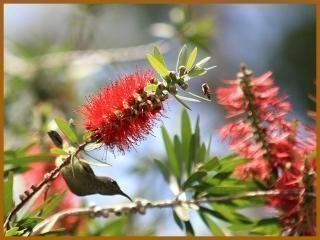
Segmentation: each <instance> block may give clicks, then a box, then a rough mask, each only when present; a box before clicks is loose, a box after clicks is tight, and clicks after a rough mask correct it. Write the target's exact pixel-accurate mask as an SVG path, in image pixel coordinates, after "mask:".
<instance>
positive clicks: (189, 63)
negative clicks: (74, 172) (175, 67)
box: [186, 47, 197, 71]
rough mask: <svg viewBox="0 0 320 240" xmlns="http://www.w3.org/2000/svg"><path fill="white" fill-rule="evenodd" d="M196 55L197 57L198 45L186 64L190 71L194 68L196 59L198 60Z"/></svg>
mask: <svg viewBox="0 0 320 240" xmlns="http://www.w3.org/2000/svg"><path fill="white" fill-rule="evenodd" d="M196 57H197V47H195V48H194V49H193V50H192V52H191V53H190V56H189V58H188V61H187V65H186V69H187V71H189V70H190V69H191V68H192V66H193V64H194V61H195V60H196Z"/></svg>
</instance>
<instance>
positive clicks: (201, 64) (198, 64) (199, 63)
mask: <svg viewBox="0 0 320 240" xmlns="http://www.w3.org/2000/svg"><path fill="white" fill-rule="evenodd" d="M210 59H211V57H205V58H203V59H201V60H200V61H199V62H197V63H196V66H198V67H202V66H203V65H205V64H206V63H207V62H208V61H209V60H210Z"/></svg>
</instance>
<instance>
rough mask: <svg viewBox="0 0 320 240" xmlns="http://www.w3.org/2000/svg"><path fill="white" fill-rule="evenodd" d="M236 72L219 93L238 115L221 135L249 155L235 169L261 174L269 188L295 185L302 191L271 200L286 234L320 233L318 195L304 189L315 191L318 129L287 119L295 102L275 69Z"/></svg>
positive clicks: (244, 174)
mask: <svg viewBox="0 0 320 240" xmlns="http://www.w3.org/2000/svg"><path fill="white" fill-rule="evenodd" d="M237 77H238V78H237V79H236V80H232V81H226V83H227V84H228V85H229V86H228V87H226V88H219V89H217V93H216V95H217V99H218V103H220V104H221V105H223V106H224V107H225V108H226V109H227V111H228V115H227V118H235V117H237V119H236V120H234V121H233V122H231V123H229V124H227V125H225V126H224V127H223V128H222V129H221V131H220V135H221V137H222V138H223V139H228V140H229V142H230V146H231V149H232V150H233V151H235V152H236V153H237V154H238V155H240V156H241V157H244V158H247V159H249V162H248V163H247V164H244V165H241V166H239V167H237V168H236V169H235V171H234V174H235V175H237V176H238V177H240V178H243V179H246V178H249V177H253V178H256V179H259V180H260V181H263V182H264V183H265V184H266V186H268V187H269V188H270V189H277V190H279V191H283V190H295V191H296V193H298V195H296V194H295V195H282V196H273V197H269V198H268V199H267V200H268V202H269V204H270V205H271V206H273V207H276V208H277V209H279V210H280V212H281V215H280V217H279V219H280V221H281V223H282V227H283V230H284V233H285V234H287V235H295V234H297V235H315V229H316V228H315V199H314V197H310V196H308V195H307V194H305V193H307V192H308V193H310V192H311V193H312V192H313V193H314V192H315V190H314V189H315V154H314V153H315V149H316V137H315V130H314V129H313V128H311V127H305V126H302V125H301V124H299V122H298V121H288V120H287V119H286V117H287V114H288V113H289V112H290V110H291V105H290V103H288V102H286V101H285V99H286V97H279V96H278V93H279V88H278V87H276V86H274V82H273V79H272V78H271V72H267V73H265V74H263V75H262V76H260V77H258V78H254V77H253V76H252V72H251V71H249V70H247V69H246V68H245V67H244V66H243V67H242V69H241V72H240V73H238V76H237ZM301 126H302V127H301ZM306 159H308V160H306ZM308 161H309V162H308ZM307 226H308V227H307Z"/></svg>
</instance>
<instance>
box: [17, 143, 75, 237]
mask: <svg viewBox="0 0 320 240" xmlns="http://www.w3.org/2000/svg"><path fill="white" fill-rule="evenodd" d="M37 153H40V148H37V147H33V148H31V149H30V150H29V151H28V154H37ZM30 167H31V169H30V170H28V171H26V172H25V173H24V174H23V175H22V177H23V179H24V180H25V182H26V183H32V184H35V183H39V182H40V181H42V179H43V176H44V175H45V174H46V173H48V172H50V171H51V170H53V169H54V168H55V165H54V163H51V162H50V163H48V162H37V163H32V164H30ZM28 187H30V186H28ZM65 190H66V193H65V195H64V197H63V199H62V200H61V202H60V204H59V207H58V209H57V210H58V211H61V210H65V209H69V208H77V207H80V205H81V202H80V198H79V197H77V196H75V195H74V194H73V193H72V192H70V191H69V190H68V187H67V185H66V183H65V182H64V180H63V179H62V178H61V177H60V176H59V177H58V178H57V179H55V180H54V181H53V182H52V183H51V185H50V186H49V189H48V191H47V198H48V197H50V196H52V195H53V194H56V193H61V192H63V191H65ZM43 201H44V192H42V193H41V195H40V196H39V197H38V199H37V200H36V201H35V203H34V205H33V209H36V208H37V207H38V206H40V204H41V203H43ZM79 221H80V219H79V218H78V217H76V216H69V217H67V218H65V219H63V220H62V222H60V223H59V224H61V225H60V226H61V227H63V228H65V229H66V230H67V231H71V230H72V229H74V228H75V227H76V225H77V224H78V223H79Z"/></svg>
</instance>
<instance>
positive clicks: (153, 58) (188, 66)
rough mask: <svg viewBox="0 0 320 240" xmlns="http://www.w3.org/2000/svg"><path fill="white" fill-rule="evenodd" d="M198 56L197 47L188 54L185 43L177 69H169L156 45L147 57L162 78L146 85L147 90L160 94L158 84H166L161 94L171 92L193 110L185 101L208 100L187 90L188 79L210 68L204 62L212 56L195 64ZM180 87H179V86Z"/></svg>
mask: <svg viewBox="0 0 320 240" xmlns="http://www.w3.org/2000/svg"><path fill="white" fill-rule="evenodd" d="M196 58H197V48H196V47H195V48H194V49H193V50H192V52H191V53H190V54H189V55H188V49H187V46H186V45H184V46H183V47H182V48H181V50H180V53H179V55H178V59H177V63H176V71H170V70H168V68H167V66H166V64H165V60H164V57H163V55H162V54H161V53H160V51H159V49H158V48H157V47H156V46H155V47H154V49H153V55H152V54H147V59H148V61H149V63H150V65H151V66H152V67H153V68H154V70H155V71H156V72H157V73H158V74H159V75H160V76H161V79H157V80H156V82H157V84H154V83H152V84H150V85H148V86H146V87H145V91H146V92H148V93H149V92H154V93H156V94H159V92H158V86H159V85H160V84H161V85H163V86H164V89H163V90H160V91H161V94H164V93H166V94H167V93H170V94H171V95H173V96H174V97H175V99H176V100H177V101H178V102H179V103H180V104H181V105H182V106H183V107H185V108H187V109H189V110H191V108H190V107H189V106H188V105H187V104H186V103H185V101H189V102H200V99H202V100H206V101H207V99H205V98H203V97H200V96H198V95H196V94H192V93H190V92H188V91H185V90H186V89H187V88H188V83H187V82H188V81H189V80H190V79H192V78H196V77H200V76H202V75H204V74H206V73H207V70H208V69H210V68H204V67H203V66H204V64H205V63H207V62H208V61H209V60H210V59H211V58H210V57H206V58H204V59H202V60H200V61H199V62H197V63H196V64H195V60H196ZM177 87H178V88H177ZM179 92H181V93H188V94H190V95H192V96H194V97H196V98H192V97H186V96H182V95H181V94H178V93H179Z"/></svg>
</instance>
